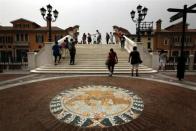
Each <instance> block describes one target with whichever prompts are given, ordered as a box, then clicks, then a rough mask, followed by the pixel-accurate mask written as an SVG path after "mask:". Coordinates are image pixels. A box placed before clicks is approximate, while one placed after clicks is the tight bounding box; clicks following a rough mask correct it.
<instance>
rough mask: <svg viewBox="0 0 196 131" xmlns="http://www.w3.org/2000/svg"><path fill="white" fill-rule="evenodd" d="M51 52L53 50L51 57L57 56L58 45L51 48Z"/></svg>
mask: <svg viewBox="0 0 196 131" xmlns="http://www.w3.org/2000/svg"><path fill="white" fill-rule="evenodd" d="M52 50H53V55H54V56H58V55H59V54H60V47H59V45H58V44H55V45H54V46H53V47H52Z"/></svg>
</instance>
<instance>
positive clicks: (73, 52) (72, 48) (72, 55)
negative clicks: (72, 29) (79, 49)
mask: <svg viewBox="0 0 196 131" xmlns="http://www.w3.org/2000/svg"><path fill="white" fill-rule="evenodd" d="M75 44H76V43H75V41H73V39H71V40H70V43H69V53H70V63H69V64H70V65H74V64H75V55H76V47H75Z"/></svg>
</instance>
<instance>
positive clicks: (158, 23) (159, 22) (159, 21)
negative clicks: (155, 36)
mask: <svg viewBox="0 0 196 131" xmlns="http://www.w3.org/2000/svg"><path fill="white" fill-rule="evenodd" d="M161 22H162V20H161V19H159V20H158V21H157V22H156V31H157V32H160V31H161Z"/></svg>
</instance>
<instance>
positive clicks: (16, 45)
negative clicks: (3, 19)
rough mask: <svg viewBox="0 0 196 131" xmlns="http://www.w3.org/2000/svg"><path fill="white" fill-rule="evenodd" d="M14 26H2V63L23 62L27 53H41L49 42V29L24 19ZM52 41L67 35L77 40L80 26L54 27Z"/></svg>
mask: <svg viewBox="0 0 196 131" xmlns="http://www.w3.org/2000/svg"><path fill="white" fill-rule="evenodd" d="M11 23H12V26H2V25H1V26H0V62H9V61H22V60H25V59H26V58H27V52H29V51H31V52H32V51H39V50H40V49H41V48H42V47H43V46H44V43H45V42H47V41H48V27H42V26H40V25H38V24H37V23H35V22H33V21H29V20H26V19H23V18H20V19H17V20H14V21H11ZM51 28H52V41H56V40H58V39H60V38H62V37H63V36H65V35H68V34H70V35H72V36H73V37H74V38H76V39H77V37H78V34H79V33H78V30H79V26H78V25H76V26H74V27H69V28H67V29H61V28H59V27H56V26H52V27H51Z"/></svg>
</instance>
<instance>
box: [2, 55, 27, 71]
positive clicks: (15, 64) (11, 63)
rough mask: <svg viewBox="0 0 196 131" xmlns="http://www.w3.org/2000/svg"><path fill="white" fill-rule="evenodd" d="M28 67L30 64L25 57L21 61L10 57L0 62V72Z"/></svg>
mask: <svg viewBox="0 0 196 131" xmlns="http://www.w3.org/2000/svg"><path fill="white" fill-rule="evenodd" d="M27 67H28V62H27V58H26V57H23V58H21V59H19V58H16V57H9V58H8V59H3V60H1V61H0V72H1V71H2V70H5V69H6V70H9V69H11V70H14V69H26V68H27Z"/></svg>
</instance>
